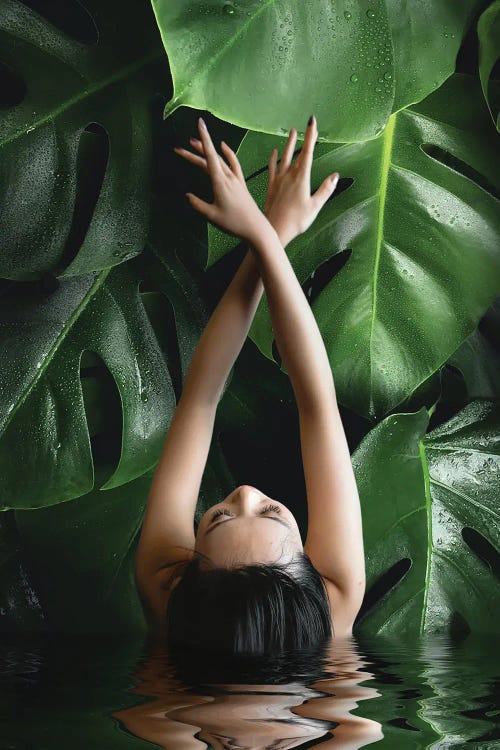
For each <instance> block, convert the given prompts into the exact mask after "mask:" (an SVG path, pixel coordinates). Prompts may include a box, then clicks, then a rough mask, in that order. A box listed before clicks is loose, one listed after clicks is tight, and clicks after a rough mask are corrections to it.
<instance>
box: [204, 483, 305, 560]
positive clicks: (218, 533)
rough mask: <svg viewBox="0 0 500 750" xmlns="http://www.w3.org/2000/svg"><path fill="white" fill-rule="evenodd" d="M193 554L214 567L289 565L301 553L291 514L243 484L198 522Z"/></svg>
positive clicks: (281, 505) (301, 545)
mask: <svg viewBox="0 0 500 750" xmlns="http://www.w3.org/2000/svg"><path fill="white" fill-rule="evenodd" d="M195 551H196V552H198V553H201V555H202V556H204V557H208V558H210V560H211V561H212V563H213V564H214V565H216V566H217V567H221V568H231V567H234V566H237V565H248V564H255V563H264V564H272V563H275V562H278V560H279V561H280V562H282V563H284V562H291V561H292V560H293V559H294V558H296V557H297V555H300V554H301V553H303V551H304V547H303V544H302V539H301V536H300V531H299V527H298V525H297V521H296V520H295V516H294V515H293V513H292V512H291V511H290V510H289V509H288V508H287V507H286V506H285V505H283V504H282V503H280V502H278V501H276V500H272V499H270V498H269V497H268V496H267V495H265V494H264V493H263V492H261V491H260V490H258V489H256V488H255V487H252V486H251V485H249V484H242V485H240V486H239V487H237V488H236V489H235V490H234V492H231V493H230V494H229V495H228V496H227V497H226V498H225V499H224V500H223V501H222V502H221V503H217V505H214V506H212V507H211V508H210V509H209V510H208V511H207V512H206V513H205V514H204V516H203V517H202V518H201V520H200V522H199V524H198V530H197V533H196V542H195Z"/></svg>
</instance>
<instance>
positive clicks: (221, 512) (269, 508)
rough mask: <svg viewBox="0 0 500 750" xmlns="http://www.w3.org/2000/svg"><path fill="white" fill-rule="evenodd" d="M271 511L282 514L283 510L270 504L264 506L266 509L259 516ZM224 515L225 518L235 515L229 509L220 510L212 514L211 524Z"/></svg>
mask: <svg viewBox="0 0 500 750" xmlns="http://www.w3.org/2000/svg"><path fill="white" fill-rule="evenodd" d="M271 511H273V512H274V513H281V508H280V507H279V505H273V504H272V503H270V504H269V505H266V506H264V508H262V510H261V511H260V513H259V515H261V516H262V515H263V514H264V513H269V512H271ZM223 515H224V516H232V515H233V514H232V513H230V512H229V511H228V510H227V508H218V509H217V510H216V511H215V512H214V513H213V514H212V518H211V519H210V521H211V522H212V521H215V519H216V518H218V517H219V516H223Z"/></svg>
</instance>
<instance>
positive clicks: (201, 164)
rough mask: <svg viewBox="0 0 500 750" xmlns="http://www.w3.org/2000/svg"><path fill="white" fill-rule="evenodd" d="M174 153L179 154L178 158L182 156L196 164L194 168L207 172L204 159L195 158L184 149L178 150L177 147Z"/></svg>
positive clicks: (194, 155)
mask: <svg viewBox="0 0 500 750" xmlns="http://www.w3.org/2000/svg"><path fill="white" fill-rule="evenodd" d="M174 151H175V153H176V154H179V156H183V157H184V158H185V159H186V160H187V161H190V162H192V163H193V164H196V166H198V167H201V168H202V169H203V170H204V171H205V172H208V166H207V160H206V159H202V157H201V156H196V154H192V153H191V151H187V150H186V149H185V148H180V147H178V146H175V147H174Z"/></svg>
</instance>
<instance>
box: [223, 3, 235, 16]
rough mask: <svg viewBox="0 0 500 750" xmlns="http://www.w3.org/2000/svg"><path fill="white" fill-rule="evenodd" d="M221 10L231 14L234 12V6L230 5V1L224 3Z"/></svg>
mask: <svg viewBox="0 0 500 750" xmlns="http://www.w3.org/2000/svg"><path fill="white" fill-rule="evenodd" d="M223 11H224V13H227V14H228V15H230V16H232V15H233V13H234V7H233V6H232V5H231V3H224V6H223Z"/></svg>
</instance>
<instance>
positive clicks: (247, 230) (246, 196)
mask: <svg viewBox="0 0 500 750" xmlns="http://www.w3.org/2000/svg"><path fill="white" fill-rule="evenodd" d="M198 130H199V133H200V138H201V144H202V146H203V154H204V156H203V157H202V156H196V155H195V154H192V153H191V152H190V151H187V150H186V149H184V148H174V151H175V152H176V153H178V154H179V155H180V156H183V157H184V158H186V159H187V160H188V161H191V162H192V163H193V164H196V165H198V166H200V167H201V168H202V169H203V170H204V172H206V173H207V174H208V175H209V176H210V180H211V182H212V188H213V191H214V198H215V200H214V203H206V202H205V201H203V200H201V198H198V196H196V195H194V194H193V193H186V195H187V197H188V198H189V202H190V203H191V205H192V206H193V208H195V209H196V210H197V211H199V212H200V213H201V214H203V215H204V216H205V217H206V218H207V219H208V220H209V221H210V222H212V224H215V226H218V227H219V228H220V229H223V230H224V231H225V232H229V233H230V234H233V235H236V236H237V237H240V238H241V239H244V240H249V241H250V242H251V241H252V239H253V237H255V236H256V235H258V234H259V226H262V223H263V222H265V223H269V222H268V220H267V219H266V217H265V216H264V214H263V213H262V211H261V210H260V208H259V207H258V205H257V203H256V202H255V200H254V199H253V197H252V195H251V194H250V192H249V190H248V188H247V184H246V182H245V176H244V174H243V170H242V168H241V165H240V162H239V161H238V157H237V156H236V154H235V153H234V151H233V150H232V149H231V148H230V147H229V146H228V145H227V143H224V141H221V148H222V149H223V151H224V153H225V156H226V158H227V160H228V162H229V164H227V163H226V162H225V161H224V159H223V158H222V156H220V154H218V153H217V151H216V149H215V146H214V144H213V142H212V138H211V137H210V134H209V132H208V128H207V126H206V125H204V124H203V120H202V118H201V117H200V118H199V119H198ZM192 141H193V143H196V139H194V138H193V139H192Z"/></svg>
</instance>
